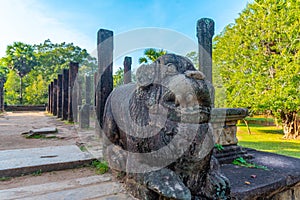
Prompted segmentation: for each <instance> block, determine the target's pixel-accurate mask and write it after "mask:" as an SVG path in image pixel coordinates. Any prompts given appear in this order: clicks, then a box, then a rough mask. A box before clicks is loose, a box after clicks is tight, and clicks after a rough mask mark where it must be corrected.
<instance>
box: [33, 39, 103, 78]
mask: <svg viewBox="0 0 300 200" xmlns="http://www.w3.org/2000/svg"><path fill="white" fill-rule="evenodd" d="M35 48H36V51H37V60H38V65H37V66H36V67H35V70H36V72H37V74H43V77H44V78H45V80H46V81H47V82H50V81H51V80H53V79H54V78H57V74H59V73H62V70H63V69H65V68H68V67H69V63H70V62H78V63H79V64H84V65H85V66H87V68H91V70H93V69H92V68H95V66H97V65H96V59H95V58H93V57H91V56H90V55H89V54H88V53H87V51H86V50H85V49H81V48H80V47H79V46H75V45H74V44H73V43H65V42H62V43H60V44H53V43H52V42H51V41H50V40H49V39H48V40H45V41H44V43H41V44H38V45H35Z"/></svg>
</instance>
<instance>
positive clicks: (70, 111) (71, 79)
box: [68, 62, 79, 122]
mask: <svg viewBox="0 0 300 200" xmlns="http://www.w3.org/2000/svg"><path fill="white" fill-rule="evenodd" d="M78 67H79V65H78V63H75V62H70V69H69V95H68V121H69V122H73V103H72V102H73V87H74V83H75V79H76V76H77V73H78Z"/></svg>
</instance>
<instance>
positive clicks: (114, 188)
mask: <svg viewBox="0 0 300 200" xmlns="http://www.w3.org/2000/svg"><path fill="white" fill-rule="evenodd" d="M0 199H6V200H10V199H22V200H29V199H30V200H35V199H36V200H40V199H49V200H50V199H65V200H68V199H70V200H83V199H107V200H108V199H110V200H113V199H124V200H125V199H134V198H132V197H131V196H130V195H129V194H126V193H125V190H124V189H123V187H122V185H121V184H120V183H118V182H113V181H112V178H111V175H109V174H104V175H97V176H90V177H84V178H78V179H70V180H65V181H59V182H50V183H45V184H39V185H30V186H24V187H18V188H11V189H6V190H0Z"/></svg>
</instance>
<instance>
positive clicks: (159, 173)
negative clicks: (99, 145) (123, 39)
mask: <svg viewBox="0 0 300 200" xmlns="http://www.w3.org/2000/svg"><path fill="white" fill-rule="evenodd" d="M136 79H137V83H130V84H126V85H123V86H120V87H118V88H116V89H114V90H113V91H112V93H111V94H110V96H109V97H108V100H107V102H106V106H105V111H104V118H103V120H104V123H103V132H104V155H105V158H106V159H107V160H108V163H109V165H110V167H111V168H112V169H114V170H116V171H120V172H121V171H122V172H123V173H124V174H125V176H124V181H125V183H126V186H127V187H128V188H129V190H130V191H131V192H132V193H133V195H134V196H136V197H138V198H141V199H226V197H227V196H229V193H230V186H229V182H228V180H227V178H226V177H224V176H222V174H221V173H220V172H219V164H218V162H217V160H216V159H215V158H214V157H213V156H212V151H213V148H214V142H213V136H212V130H211V125H210V123H209V120H210V111H211V98H210V87H209V84H208V83H207V82H206V80H205V76H204V75H203V73H202V72H200V71H197V70H196V69H195V68H194V66H193V64H192V63H191V61H190V60H189V59H187V58H185V57H183V56H179V55H175V54H166V55H163V56H161V57H159V58H158V59H157V60H156V61H155V62H154V63H152V64H150V65H142V66H141V67H139V68H138V70H137V72H136Z"/></svg>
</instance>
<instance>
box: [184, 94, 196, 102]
mask: <svg viewBox="0 0 300 200" xmlns="http://www.w3.org/2000/svg"><path fill="white" fill-rule="evenodd" d="M193 97H194V96H193V95H192V94H188V95H187V96H186V98H185V100H186V101H187V102H191V101H192V100H193Z"/></svg>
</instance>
